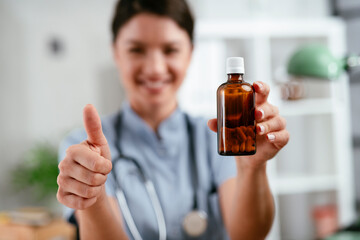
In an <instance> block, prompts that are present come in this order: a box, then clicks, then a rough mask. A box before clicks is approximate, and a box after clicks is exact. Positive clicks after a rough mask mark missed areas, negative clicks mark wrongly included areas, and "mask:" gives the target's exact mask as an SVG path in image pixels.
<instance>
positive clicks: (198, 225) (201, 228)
mask: <svg viewBox="0 0 360 240" xmlns="http://www.w3.org/2000/svg"><path fill="white" fill-rule="evenodd" d="M207 218H208V217H207V214H206V213H205V212H204V211H201V210H193V211H191V212H189V213H188V214H186V216H185V218H184V222H183V228H184V230H185V232H186V233H187V234H188V235H189V236H191V237H198V236H200V235H202V234H203V233H204V232H205V230H206V228H207Z"/></svg>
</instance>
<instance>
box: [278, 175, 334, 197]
mask: <svg viewBox="0 0 360 240" xmlns="http://www.w3.org/2000/svg"><path fill="white" fill-rule="evenodd" d="M273 181H274V187H275V188H276V192H277V193H278V194H295V193H307V192H315V191H329V190H336V188H337V177H336V176H335V175H323V176H300V177H278V178H276V179H273Z"/></svg>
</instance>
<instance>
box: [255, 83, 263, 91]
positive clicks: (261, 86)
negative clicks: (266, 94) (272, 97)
mask: <svg viewBox="0 0 360 240" xmlns="http://www.w3.org/2000/svg"><path fill="white" fill-rule="evenodd" d="M256 84H257V85H258V86H259V88H260V90H262V89H263V88H264V86H263V85H262V84H261V83H260V82H256Z"/></svg>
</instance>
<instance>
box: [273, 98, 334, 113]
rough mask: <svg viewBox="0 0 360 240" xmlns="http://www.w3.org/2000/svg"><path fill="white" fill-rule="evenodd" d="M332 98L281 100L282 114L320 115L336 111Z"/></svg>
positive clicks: (280, 108)
mask: <svg viewBox="0 0 360 240" xmlns="http://www.w3.org/2000/svg"><path fill="white" fill-rule="evenodd" d="M333 105H334V102H333V100H332V99H320V98H319V99H300V100H289V101H281V102H280V103H279V110H280V114H281V115H283V116H301V115H318V114H331V113H334V110H335V108H334V106H333Z"/></svg>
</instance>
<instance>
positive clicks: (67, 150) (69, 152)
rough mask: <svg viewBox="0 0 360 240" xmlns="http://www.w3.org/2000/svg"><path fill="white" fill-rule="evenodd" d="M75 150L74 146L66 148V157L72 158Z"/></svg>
mask: <svg viewBox="0 0 360 240" xmlns="http://www.w3.org/2000/svg"><path fill="white" fill-rule="evenodd" d="M76 149H77V147H76V145H71V146H70V147H68V148H67V149H66V155H67V156H68V157H70V158H73V157H74V154H75V152H76Z"/></svg>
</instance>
